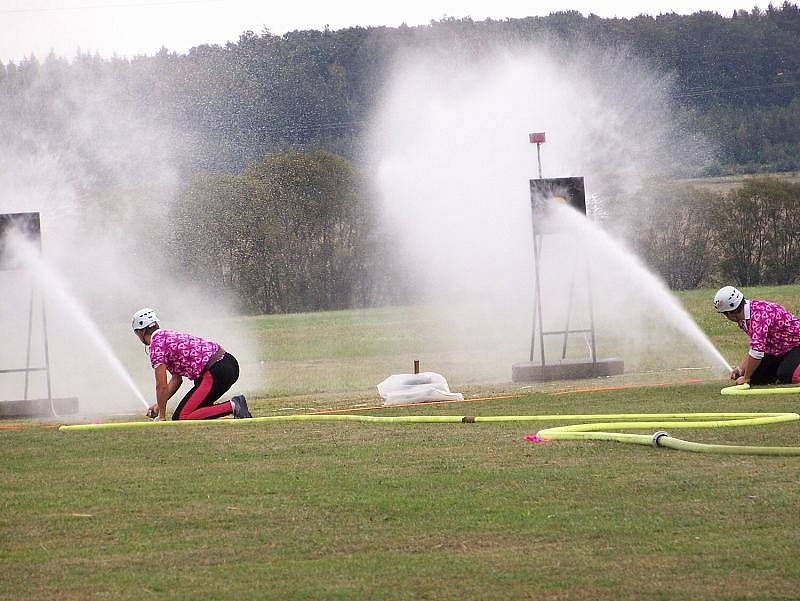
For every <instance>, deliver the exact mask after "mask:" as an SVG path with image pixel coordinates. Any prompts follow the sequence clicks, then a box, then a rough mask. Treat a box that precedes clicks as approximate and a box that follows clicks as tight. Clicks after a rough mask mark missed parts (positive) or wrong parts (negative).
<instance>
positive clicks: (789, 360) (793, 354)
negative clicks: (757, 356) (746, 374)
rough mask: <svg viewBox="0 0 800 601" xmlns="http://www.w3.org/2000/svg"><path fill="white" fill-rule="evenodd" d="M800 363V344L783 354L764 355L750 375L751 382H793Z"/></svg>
mask: <svg viewBox="0 0 800 601" xmlns="http://www.w3.org/2000/svg"><path fill="white" fill-rule="evenodd" d="M798 365H800V346H797V347H795V348H793V349H792V350H790V351H789V352H788V353H785V354H783V355H764V358H763V359H762V360H761V364H760V365H759V366H758V369H756V370H755V371H754V372H753V375H752V376H750V383H751V384H776V383H777V384H791V383H792V374H793V373H794V370H796V369H797V366H798Z"/></svg>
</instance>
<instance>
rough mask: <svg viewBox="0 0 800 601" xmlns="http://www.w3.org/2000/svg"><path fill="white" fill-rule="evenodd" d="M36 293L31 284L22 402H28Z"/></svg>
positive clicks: (34, 286)
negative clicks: (34, 298)
mask: <svg viewBox="0 0 800 601" xmlns="http://www.w3.org/2000/svg"><path fill="white" fill-rule="evenodd" d="M35 293H36V284H35V283H33V284H31V302H30V304H29V305H28V346H27V348H26V350H25V394H24V395H23V397H22V398H23V399H24V400H26V401H27V400H28V381H29V374H30V368H31V337H32V335H33V297H34V295H35Z"/></svg>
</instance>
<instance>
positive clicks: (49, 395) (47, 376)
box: [42, 295, 58, 416]
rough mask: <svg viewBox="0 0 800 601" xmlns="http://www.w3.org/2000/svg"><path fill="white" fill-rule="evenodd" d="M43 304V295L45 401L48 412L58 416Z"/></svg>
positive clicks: (43, 302)
mask: <svg viewBox="0 0 800 601" xmlns="http://www.w3.org/2000/svg"><path fill="white" fill-rule="evenodd" d="M45 304H46V303H45V299H44V295H42V332H43V333H44V373H45V379H46V380H47V400H48V402H49V403H50V412H51V413H52V414H53V415H55V416H58V414H57V413H56V408H55V405H54V404H53V393H52V389H51V387H50V347H49V344H48V341H47V311H46V308H45Z"/></svg>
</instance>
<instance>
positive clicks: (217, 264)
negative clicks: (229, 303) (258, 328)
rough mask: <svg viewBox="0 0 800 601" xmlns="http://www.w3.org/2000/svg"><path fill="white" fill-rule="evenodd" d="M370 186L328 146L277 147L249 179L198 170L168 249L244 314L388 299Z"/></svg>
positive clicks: (182, 199) (180, 204)
mask: <svg viewBox="0 0 800 601" xmlns="http://www.w3.org/2000/svg"><path fill="white" fill-rule="evenodd" d="M365 190H366V187H365V184H364V181H363V178H362V177H360V175H359V174H358V173H357V171H356V170H355V169H354V168H353V165H352V164H351V163H350V162H349V161H348V160H346V159H344V158H342V157H339V156H336V155H333V154H331V153H329V152H326V151H322V150H317V151H315V152H313V153H310V154H303V153H299V152H297V151H293V150H289V151H285V152H279V153H275V154H273V155H270V156H267V157H266V158H264V159H262V160H261V161H258V162H256V163H254V164H252V165H250V166H249V167H247V169H245V171H244V173H243V174H241V175H220V174H217V175H213V174H201V175H197V176H195V177H192V178H191V179H189V180H188V181H187V182H186V184H185V185H184V186H183V188H182V190H181V193H180V194H179V197H178V201H177V203H176V204H175V206H174V208H173V214H172V215H171V219H172V220H173V223H174V227H175V231H174V237H173V239H172V249H171V253H170V255H171V256H173V257H175V259H176V261H177V265H176V267H178V268H179V270H180V272H182V273H184V274H185V275H186V276H188V277H189V278H190V279H194V280H196V281H203V282H205V283H206V285H207V286H209V287H210V289H223V290H226V291H232V292H234V293H235V295H236V296H237V297H238V298H239V299H240V302H241V305H242V308H243V309H244V310H246V311H251V312H256V313H285V312H296V311H318V310H323V309H344V308H349V307H354V306H365V305H368V304H372V303H375V302H380V301H381V300H383V299H382V298H381V297H380V295H381V293H382V290H383V288H384V287H382V286H381V283H382V280H381V277H380V276H379V273H380V272H379V271H378V269H377V266H378V265H380V264H382V263H386V262H385V261H383V257H382V249H383V248H384V247H383V246H382V245H381V244H379V241H378V238H377V225H376V223H375V219H374V214H373V211H372V206H373V205H372V203H370V202H369V199H368V198H367V196H366V194H365Z"/></svg>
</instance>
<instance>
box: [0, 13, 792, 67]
mask: <svg viewBox="0 0 800 601" xmlns="http://www.w3.org/2000/svg"><path fill="white" fill-rule="evenodd" d="M776 4H780V2H779V1H777V0H776ZM754 5H755V6H760V7H762V8H763V7H765V6H766V5H767V2H761V1H755V2H754V1H753V0H741V1H732V0H593V1H590V0H571V1H567V2H564V1H555V0H399V1H391V0H371V1H369V0H367V1H356V0H338V1H336V0H279V1H277V2H272V1H268V0H261V1H259V0H0V61H3V62H9V61H11V60H14V61H19V60H20V59H21V58H23V57H25V56H29V55H31V54H34V55H36V56H38V57H40V58H41V57H44V56H46V55H47V54H48V53H49V52H50V51H51V50H52V51H54V52H55V53H56V54H58V55H61V56H65V57H67V58H72V57H73V56H74V55H75V53H76V51H77V50H78V49H80V50H82V51H90V52H99V53H100V54H101V55H103V56H111V55H113V54H117V55H119V56H133V55H137V54H153V53H154V52H156V51H158V49H159V48H161V47H162V46H165V47H167V48H168V49H170V50H176V51H179V52H185V51H186V50H188V49H189V48H191V47H192V46H197V45H199V44H204V43H217V44H221V43H225V42H226V41H229V40H236V39H237V38H238V37H239V34H240V33H241V32H243V31H245V30H252V31H255V32H257V33H260V32H262V31H263V30H264V28H265V27H266V28H268V29H269V30H270V31H271V32H272V33H274V34H283V33H286V32H287V31H292V30H295V29H322V28H323V27H325V25H328V26H330V27H331V28H332V29H340V28H342V27H348V26H351V25H362V26H368V25H389V26H397V25H400V24H401V23H406V24H408V25H419V24H422V23H428V22H429V21H430V20H431V19H440V18H442V17H443V16H450V17H458V18H460V17H466V16H469V17H472V18H473V19H475V20H483V19H486V18H487V17H491V18H494V19H502V18H504V17H525V16H531V15H547V14H549V13H551V12H554V11H559V10H578V11H580V12H582V13H583V14H588V13H590V12H593V13H595V14H598V15H600V16H603V17H611V16H619V17H631V16H635V15H638V14H642V13H645V14H651V15H657V14H659V13H665V12H677V13H681V14H688V13H692V12H695V11H698V10H713V11H717V12H719V13H720V14H723V15H725V16H730V15H731V13H732V12H733V10H734V9H738V8H744V9H747V10H749V9H751V8H752V7H753V6H754Z"/></svg>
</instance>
